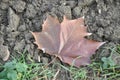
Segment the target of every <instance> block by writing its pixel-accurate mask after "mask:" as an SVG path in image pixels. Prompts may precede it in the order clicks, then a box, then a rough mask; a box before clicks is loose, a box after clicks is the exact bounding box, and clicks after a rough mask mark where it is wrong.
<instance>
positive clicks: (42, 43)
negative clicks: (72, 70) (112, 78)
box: [32, 16, 104, 67]
mask: <svg viewBox="0 0 120 80" xmlns="http://www.w3.org/2000/svg"><path fill="white" fill-rule="evenodd" d="M32 34H33V36H34V38H35V43H36V44H37V45H38V48H39V49H45V51H46V53H48V54H50V55H55V56H57V57H59V58H60V60H61V61H63V62H65V63H68V64H70V65H74V66H76V67H79V66H81V65H88V64H89V63H90V57H91V56H92V54H94V53H95V51H96V50H97V49H98V48H99V47H100V46H101V45H103V44H104V42H97V41H93V40H87V39H86V38H84V37H85V36H89V35H91V33H88V32H87V27H86V26H84V19H83V18H78V19H74V20H68V19H67V18H66V17H65V16H64V20H63V22H62V23H61V24H60V23H59V21H58V19H57V18H53V17H51V16H48V17H47V19H46V21H45V22H44V24H43V30H42V32H32Z"/></svg>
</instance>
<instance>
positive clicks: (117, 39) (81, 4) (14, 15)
mask: <svg viewBox="0 0 120 80" xmlns="http://www.w3.org/2000/svg"><path fill="white" fill-rule="evenodd" d="M47 14H49V15H52V16H55V17H58V18H59V20H60V21H62V19H63V15H66V16H67V17H68V18H69V19H76V18H79V17H82V16H84V17H85V25H87V26H88V32H91V33H93V35H91V36H90V37H88V38H89V39H93V40H97V41H105V42H106V44H105V45H104V46H102V47H101V48H100V49H99V50H98V51H97V53H98V54H99V53H101V52H102V51H104V54H99V57H101V56H106V55H108V54H109V51H108V50H107V49H105V48H106V47H114V46H115V45H116V44H120V0H0V59H1V61H2V60H3V61H6V60H7V59H8V58H9V55H17V54H21V52H22V51H23V50H25V49H26V50H27V51H28V53H29V55H31V57H32V58H33V59H34V60H36V61H40V62H43V63H48V62H49V60H50V59H52V57H50V56H49V55H48V56H45V55H43V54H41V53H42V52H40V50H38V49H37V46H36V45H35V44H34V43H33V42H34V38H33V36H32V34H31V33H30V31H37V32H40V31H41V29H42V24H43V21H44V20H45V19H46V16H47ZM15 51H17V53H16V52H15ZM3 53H4V54H3ZM49 57H50V58H49ZM3 61H2V62H3ZM119 62H120V61H119ZM61 73H65V71H63V72H61ZM61 75H62V74H61ZM64 76H65V75H64ZM62 77H63V76H62ZM66 77H67V76H66ZM63 80H64V79H63Z"/></svg>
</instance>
